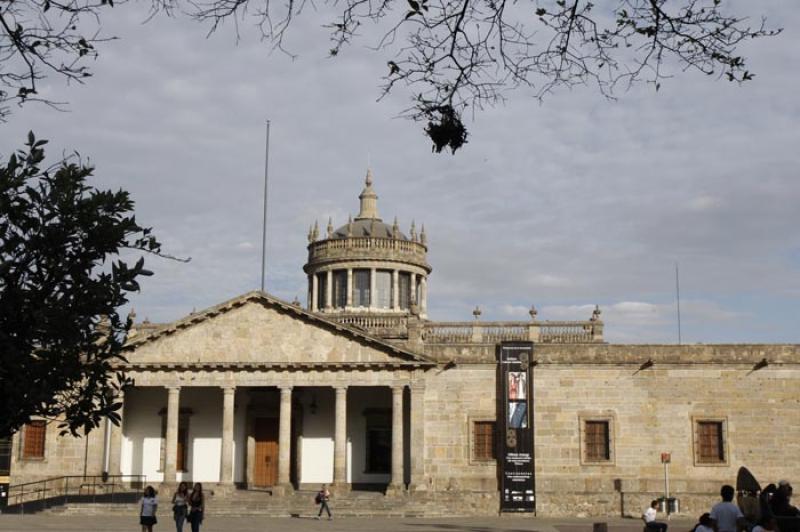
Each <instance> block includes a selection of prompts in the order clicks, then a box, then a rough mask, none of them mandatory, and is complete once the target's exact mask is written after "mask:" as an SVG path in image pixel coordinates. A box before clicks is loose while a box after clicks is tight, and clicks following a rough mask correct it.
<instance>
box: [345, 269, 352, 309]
mask: <svg viewBox="0 0 800 532" xmlns="http://www.w3.org/2000/svg"><path fill="white" fill-rule="evenodd" d="M346 305H347V307H348V308H350V307H352V306H353V268H347V303H346Z"/></svg>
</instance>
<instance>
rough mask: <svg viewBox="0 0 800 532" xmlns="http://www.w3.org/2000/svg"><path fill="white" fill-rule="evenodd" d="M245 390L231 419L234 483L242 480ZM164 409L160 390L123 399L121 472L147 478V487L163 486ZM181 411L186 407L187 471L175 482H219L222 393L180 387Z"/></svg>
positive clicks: (128, 394)
mask: <svg viewBox="0 0 800 532" xmlns="http://www.w3.org/2000/svg"><path fill="white" fill-rule="evenodd" d="M245 400H246V391H245V390H239V391H238V392H237V394H236V399H235V401H236V412H235V415H234V445H233V446H234V449H233V453H234V472H235V474H234V479H235V480H236V481H243V480H244V475H245V473H244V464H245V455H244V453H245V448H246V445H245V444H244V442H245V432H244V431H245V418H244V416H245V413H246V410H247V409H246V405H245V404H243V403H244V401H245ZM166 406H167V392H166V390H165V389H163V388H134V389H132V390H129V391H127V392H126V394H125V412H124V421H123V440H122V457H121V458H122V473H123V474H125V475H146V476H147V481H148V482H161V481H162V480H163V473H162V472H161V471H159V469H160V452H161V416H160V415H159V411H161V410H162V409H165V408H166ZM180 408H189V409H191V410H192V415H191V416H190V418H189V434H188V441H189V446H188V449H187V457H186V458H187V463H188V470H187V471H186V472H178V474H177V479H178V481H179V482H180V481H184V480H185V481H188V482H219V473H220V462H221V450H222V390H221V389H219V388H196V387H184V388H182V389H181V394H180Z"/></svg>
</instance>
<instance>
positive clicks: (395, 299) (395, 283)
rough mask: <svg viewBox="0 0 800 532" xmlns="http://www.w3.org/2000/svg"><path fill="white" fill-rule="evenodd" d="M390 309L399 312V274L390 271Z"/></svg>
mask: <svg viewBox="0 0 800 532" xmlns="http://www.w3.org/2000/svg"><path fill="white" fill-rule="evenodd" d="M392 308H393V309H394V310H400V272H398V271H397V270H392Z"/></svg>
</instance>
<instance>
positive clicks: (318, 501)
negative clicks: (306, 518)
mask: <svg viewBox="0 0 800 532" xmlns="http://www.w3.org/2000/svg"><path fill="white" fill-rule="evenodd" d="M314 503H315V504H322V493H317V495H316V497H314Z"/></svg>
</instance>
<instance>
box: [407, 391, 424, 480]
mask: <svg viewBox="0 0 800 532" xmlns="http://www.w3.org/2000/svg"><path fill="white" fill-rule="evenodd" d="M410 395H411V427H410V430H411V438H409V440H410V441H411V453H410V454H411V464H410V465H411V486H410V489H412V490H415V491H421V490H426V489H428V483H427V481H426V479H425V384H424V383H417V382H415V383H414V384H412V385H411V394H410Z"/></svg>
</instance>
